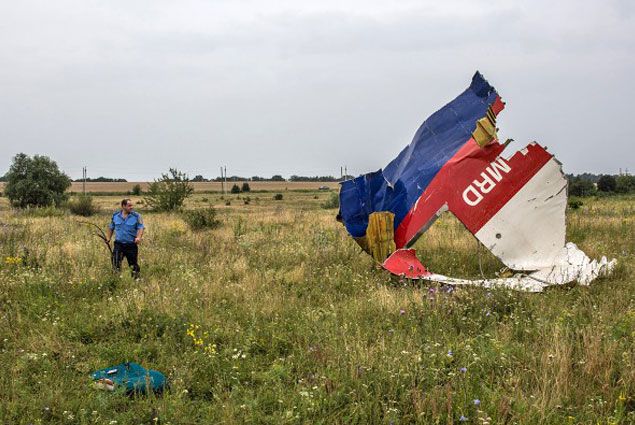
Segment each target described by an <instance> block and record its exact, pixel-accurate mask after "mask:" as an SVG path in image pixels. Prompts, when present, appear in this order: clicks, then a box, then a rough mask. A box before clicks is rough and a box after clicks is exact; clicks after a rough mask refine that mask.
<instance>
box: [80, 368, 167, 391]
mask: <svg viewBox="0 0 635 425" xmlns="http://www.w3.org/2000/svg"><path fill="white" fill-rule="evenodd" d="M90 376H91V378H92V379H93V382H94V383H95V385H96V386H97V387H99V388H102V389H106V390H111V391H114V390H117V389H120V388H122V389H123V390H124V391H125V392H126V393H129V394H130V393H139V394H146V393H148V392H154V393H161V392H163V390H164V389H165V387H166V384H167V382H166V379H165V376H164V375H163V374H162V373H161V372H159V371H156V370H151V369H146V368H144V367H143V366H141V365H140V364H137V363H132V362H126V363H121V364H118V365H115V366H111V367H107V368H105V369H100V370H97V371H95V372H93V373H91V374H90Z"/></svg>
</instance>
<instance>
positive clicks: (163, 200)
mask: <svg viewBox="0 0 635 425" xmlns="http://www.w3.org/2000/svg"><path fill="white" fill-rule="evenodd" d="M193 191H194V188H193V187H192V185H191V184H190V183H189V180H188V177H187V174H185V173H183V172H181V171H179V170H177V169H176V168H170V171H169V173H165V174H161V178H159V179H156V180H155V181H154V182H152V183H150V186H149V187H148V190H147V191H146V195H145V197H144V200H145V203H146V205H148V207H149V208H150V209H153V210H155V211H173V210H176V209H178V208H181V207H182V206H183V203H184V202H185V200H186V199H187V198H188V197H189V196H191V195H192V192H193Z"/></svg>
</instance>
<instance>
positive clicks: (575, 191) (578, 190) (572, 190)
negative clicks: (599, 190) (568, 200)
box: [569, 178, 595, 196]
mask: <svg viewBox="0 0 635 425" xmlns="http://www.w3.org/2000/svg"><path fill="white" fill-rule="evenodd" d="M594 193H595V185H594V184H593V183H592V182H590V181H589V180H583V179H580V178H576V179H575V180H573V181H572V182H570V183H569V195H572V196H591V195H593V194H594Z"/></svg>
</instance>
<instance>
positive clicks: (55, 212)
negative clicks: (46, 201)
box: [20, 206, 66, 218]
mask: <svg viewBox="0 0 635 425" xmlns="http://www.w3.org/2000/svg"><path fill="white" fill-rule="evenodd" d="M65 214H66V212H65V211H64V210H63V209H61V208H55V207H53V206H48V207H26V208H24V209H22V210H20V215H24V216H27V217H42V218H44V217H62V216H63V215H65Z"/></svg>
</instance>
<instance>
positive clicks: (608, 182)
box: [598, 175, 617, 192]
mask: <svg viewBox="0 0 635 425" xmlns="http://www.w3.org/2000/svg"><path fill="white" fill-rule="evenodd" d="M616 186H617V182H616V181H615V177H613V176H609V175H604V176H602V177H600V179H599V180H598V190H599V191H601V192H615V187H616Z"/></svg>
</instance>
